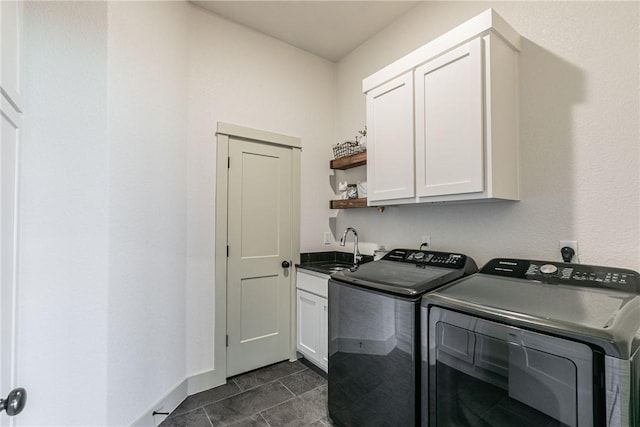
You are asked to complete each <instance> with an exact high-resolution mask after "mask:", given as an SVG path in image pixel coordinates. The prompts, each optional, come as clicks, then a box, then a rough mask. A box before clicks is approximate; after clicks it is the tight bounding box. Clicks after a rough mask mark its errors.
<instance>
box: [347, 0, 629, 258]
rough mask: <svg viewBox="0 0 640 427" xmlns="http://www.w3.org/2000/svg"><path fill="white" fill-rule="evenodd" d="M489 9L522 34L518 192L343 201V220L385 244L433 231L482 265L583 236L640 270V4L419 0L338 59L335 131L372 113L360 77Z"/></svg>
mask: <svg viewBox="0 0 640 427" xmlns="http://www.w3.org/2000/svg"><path fill="white" fill-rule="evenodd" d="M488 7H493V8H494V9H496V11H497V12H498V13H499V14H500V15H502V16H503V17H504V18H505V19H506V20H507V21H508V22H509V23H510V24H511V25H512V26H513V27H514V28H515V29H516V30H518V31H519V32H520V33H521V34H522V36H523V37H524V40H523V46H522V52H521V55H520V144H521V145H520V146H521V156H520V161H521V162H520V166H521V183H522V186H521V196H522V200H521V201H520V202H516V203H509V202H507V203H494V204H487V203H485V204H460V205H451V206H449V205H425V206H419V207H408V206H405V207H392V208H388V209H387V210H386V211H385V212H384V213H382V214H380V213H378V212H376V211H375V210H373V209H367V210H344V211H340V212H339V214H338V217H337V221H336V223H337V229H338V230H343V229H344V228H345V227H347V226H355V227H356V228H357V229H358V231H359V232H360V238H361V240H364V241H365V242H373V243H382V244H386V245H387V247H389V246H408V247H416V246H417V245H418V244H419V243H420V241H419V239H420V236H421V235H422V234H427V235H430V236H431V242H432V246H433V248H434V249H442V250H456V251H461V252H463V253H468V254H470V255H472V256H473V257H474V258H475V259H476V261H478V262H479V264H483V263H485V262H486V261H488V260H489V259H490V258H492V257H498V256H511V257H523V258H539V259H559V251H558V241H559V240H560V239H563V240H578V242H579V252H580V261H581V262H583V263H592V264H607V265H615V266H623V267H628V268H633V269H639V268H640V259H639V257H640V247H639V245H640V234H639V222H640V207H639V195H640V184H639V179H640V177H639V173H638V170H639V167H640V158H639V157H640V156H639V150H640V144H638V141H640V135H639V128H640V124H639V114H638V113H639V111H640V107H639V105H638V87H639V73H638V71H639V52H638V46H639V44H640V43H639V42H640V40H639V28H640V25H639V22H638V21H639V9H638V8H639V6H638V3H637V2H495V3H482V2H426V3H424V4H420V5H418V6H417V7H416V8H414V9H413V10H411V11H410V12H409V13H407V14H406V15H405V16H403V17H402V18H401V19H399V20H398V21H396V22H395V23H394V24H393V25H391V26H390V27H388V28H387V29H385V30H384V31H383V32H381V33H379V34H378V35H376V36H375V37H373V38H372V39H370V40H369V41H367V42H366V43H365V44H363V45H362V46H360V47H359V48H358V49H356V50H355V51H354V52H352V53H351V54H349V55H348V56H347V57H345V58H344V59H343V60H341V61H340V62H339V64H338V76H337V78H338V109H337V112H338V114H337V133H338V136H339V137H342V138H345V137H348V136H350V135H352V134H353V131H354V130H356V129H359V128H360V127H361V126H362V123H363V122H364V120H365V98H364V95H363V94H362V93H361V82H362V79H363V78H364V77H367V76H368V75H370V74H371V73H373V72H375V71H377V70H378V69H380V68H382V67H383V66H385V65H387V64H389V63H390V62H393V61H394V60H395V59H398V58H400V57H401V56H403V55H405V54H406V53H408V52H410V51H412V50H413V49H415V48H417V47H419V46H421V45H423V44H425V43H427V42H429V41H430V40H432V39H433V38H435V37H437V36H438V35H440V34H442V33H444V32H446V31H447V30H449V29H451V28H453V27H455V26H456V25H458V24H460V23H462V22H464V21H466V20H467V19H469V18H471V17H473V16H475V15H477V14H478V13H480V12H482V11H483V10H485V9H486V8H488ZM342 176H349V177H350V175H346V174H345V175H340V176H339V179H344V178H342ZM354 179H357V178H352V180H354ZM365 247H367V245H365ZM371 247H372V245H370V246H368V249H369V251H370V250H371Z"/></svg>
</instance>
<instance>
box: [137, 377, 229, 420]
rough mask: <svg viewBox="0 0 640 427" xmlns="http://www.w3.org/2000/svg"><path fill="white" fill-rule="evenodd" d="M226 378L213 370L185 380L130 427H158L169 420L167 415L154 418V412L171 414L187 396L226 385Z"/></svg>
mask: <svg viewBox="0 0 640 427" xmlns="http://www.w3.org/2000/svg"><path fill="white" fill-rule="evenodd" d="M225 377H226V375H225V374H224V373H222V372H220V370H215V369H211V370H209V371H203V372H200V373H198V374H194V375H191V376H190V377H188V378H185V379H184V380H182V381H180V382H179V383H178V384H176V385H175V386H174V387H173V388H172V389H171V390H169V391H168V392H167V393H165V394H164V396H162V397H161V398H160V399H159V400H158V402H157V403H156V404H155V405H152V406H151V407H149V408H147V410H146V411H145V412H144V413H143V415H141V416H140V417H139V418H138V419H136V420H135V421H134V422H133V423H132V424H131V425H130V427H157V426H158V425H159V424H160V423H161V422H162V421H164V420H165V419H166V418H167V415H160V414H158V415H155V416H154V415H153V413H154V412H169V413H171V412H172V411H173V410H175V409H176V408H177V407H178V405H179V404H180V403H182V401H183V400H184V399H186V398H187V396H190V395H192V394H196V393H199V392H201V391H205V390H208V389H210V388H213V387H217V386H219V385H223V384H225V383H226V382H227V379H226V378H225Z"/></svg>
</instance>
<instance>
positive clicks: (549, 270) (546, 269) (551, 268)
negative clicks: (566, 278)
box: [540, 264, 558, 276]
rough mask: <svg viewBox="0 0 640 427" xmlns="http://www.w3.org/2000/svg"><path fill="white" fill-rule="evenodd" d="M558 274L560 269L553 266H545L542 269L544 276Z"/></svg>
mask: <svg viewBox="0 0 640 427" xmlns="http://www.w3.org/2000/svg"><path fill="white" fill-rule="evenodd" d="M557 272H558V267H556V266H555V265H553V264H545V265H543V266H541V267H540V273H542V274H544V275H545V276H550V275H552V274H555V273H557Z"/></svg>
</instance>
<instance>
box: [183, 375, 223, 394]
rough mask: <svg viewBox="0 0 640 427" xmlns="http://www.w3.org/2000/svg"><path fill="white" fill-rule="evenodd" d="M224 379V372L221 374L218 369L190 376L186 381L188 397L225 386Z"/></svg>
mask: <svg viewBox="0 0 640 427" xmlns="http://www.w3.org/2000/svg"><path fill="white" fill-rule="evenodd" d="M226 377H227V375H226V372H221V371H220V369H217V370H216V369H211V370H209V371H203V372H200V373H199V374H193V375H191V376H190V377H189V378H188V379H187V385H188V393H189V396H191V395H192V394H196V393H200V392H201V391H205V390H209V389H210V388H214V387H218V386H220V385H223V384H226V383H227V378H226Z"/></svg>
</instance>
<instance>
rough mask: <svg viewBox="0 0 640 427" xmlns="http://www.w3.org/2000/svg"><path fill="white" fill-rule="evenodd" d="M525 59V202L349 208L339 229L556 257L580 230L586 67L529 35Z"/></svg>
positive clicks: (485, 253) (399, 240) (400, 240)
mask: <svg viewBox="0 0 640 427" xmlns="http://www.w3.org/2000/svg"><path fill="white" fill-rule="evenodd" d="M519 61H520V62H519V97H520V100H519V109H520V116H519V128H520V129H519V133H520V196H521V201H520V202H516V203H511V202H497V203H463V204H426V205H405V206H397V207H390V208H388V209H387V210H385V212H384V213H382V214H380V213H378V212H377V211H375V210H373V209H350V210H342V211H339V212H338V213H337V217H336V218H335V219H331V220H330V222H331V228H332V230H333V231H334V232H335V231H336V230H342V229H344V228H345V227H347V226H353V227H356V228H357V229H358V232H359V233H360V235H361V236H364V239H363V241H364V242H384V243H386V244H388V245H390V246H402V245H404V246H408V247H414V246H416V245H417V243H416V242H417V240H418V239H419V238H420V237H419V233H421V232H424V231H428V233H427V234H430V235H431V236H432V238H434V240H435V242H436V245H435V246H434V249H436V250H437V249H441V248H442V249H444V248H449V249H455V250H460V251H468V252H467V253H469V254H470V255H472V256H474V257H477V258H476V260H477V261H480V262H481V263H482V262H484V261H486V260H488V259H489V258H491V257H494V256H521V257H527V258H535V257H543V259H553V258H555V257H556V255H557V254H556V253H555V252H556V247H555V245H557V241H558V239H559V238H561V237H562V236H567V237H566V238H569V237H572V236H574V223H573V221H574V220H573V218H574V212H573V209H574V204H575V203H574V198H575V189H574V188H575V185H576V182H575V158H574V157H575V156H574V150H575V149H574V146H575V141H574V135H573V134H574V129H573V126H574V117H573V116H574V114H573V106H574V105H576V104H581V103H583V102H584V101H585V98H586V95H585V92H586V90H585V78H584V72H583V71H582V70H581V69H579V68H578V67H576V66H575V65H573V64H571V63H569V62H567V61H566V60H565V59H563V58H561V57H559V56H558V55H556V54H554V53H553V52H551V51H549V50H547V49H545V48H543V47H541V46H539V45H537V44H535V43H533V42H531V41H530V40H527V39H522V50H521V52H520V59H519ZM333 185H335V183H333ZM523 241H527V242H529V243H528V244H527V245H523V244H522V242H523Z"/></svg>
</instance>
